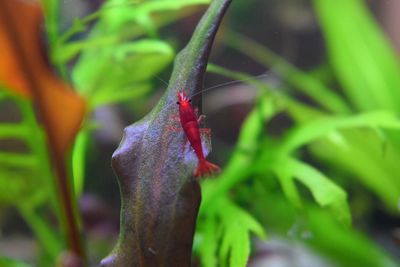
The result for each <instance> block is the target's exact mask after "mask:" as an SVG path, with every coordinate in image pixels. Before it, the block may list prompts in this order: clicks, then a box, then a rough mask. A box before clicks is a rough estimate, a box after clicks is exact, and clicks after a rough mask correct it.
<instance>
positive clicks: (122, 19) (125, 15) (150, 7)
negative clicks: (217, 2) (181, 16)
mask: <svg viewBox="0 0 400 267" xmlns="http://www.w3.org/2000/svg"><path fill="white" fill-rule="evenodd" d="M133 3H134V4H133V5H132V1H131V0H110V1H108V2H107V3H106V4H105V5H104V6H103V8H102V10H103V22H104V24H105V25H104V26H105V27H107V29H108V30H109V31H116V30H118V29H120V28H121V26H123V25H124V24H126V23H129V22H139V23H142V22H143V18H144V17H149V16H150V15H151V14H152V13H154V12H161V11H168V10H171V11H174V10H179V9H181V8H184V7H187V6H192V5H201V4H203V5H204V4H208V3H210V0H185V1H176V0H155V1H146V2H143V3H140V2H138V3H137V4H135V2H133ZM145 26H146V24H145ZM147 26H149V25H148V24H147Z"/></svg>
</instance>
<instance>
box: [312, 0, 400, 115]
mask: <svg viewBox="0 0 400 267" xmlns="http://www.w3.org/2000/svg"><path fill="white" fill-rule="evenodd" d="M314 6H315V10H316V12H317V15H318V18H319V21H320V24H321V27H322V32H323V34H324V36H325V40H326V44H327V48H328V52H329V59H330V62H331V64H332V65H333V68H334V70H335V73H336V74H337V76H338V78H339V81H340V83H341V84H342V85H343V90H344V92H345V94H346V95H347V96H348V98H349V99H350V101H351V102H352V103H353V104H354V105H355V106H356V107H357V108H358V109H359V110H362V111H365V110H374V109H383V108H388V109H390V110H392V111H396V112H399V111H400V105H399V103H400V91H399V88H400V75H399V70H400V68H399V63H398V60H397V55H396V53H395V52H394V50H393V49H392V47H391V46H390V45H389V43H388V40H387V38H386V37H385V36H384V34H383V32H382V30H381V29H380V28H379V26H378V24H377V22H376V21H375V19H374V17H373V15H372V14H371V12H370V11H369V10H368V8H367V6H366V4H365V2H364V1H359V0H338V1H326V0H314Z"/></svg>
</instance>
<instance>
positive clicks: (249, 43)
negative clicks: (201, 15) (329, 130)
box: [225, 32, 350, 114]
mask: <svg viewBox="0 0 400 267" xmlns="http://www.w3.org/2000/svg"><path fill="white" fill-rule="evenodd" d="M225 42H226V45H228V46H230V47H232V48H234V49H237V50H239V51H240V52H242V53H243V54H245V55H248V56H249V57H251V58H253V59H254V60H256V61H258V62H260V63H261V64H264V65H265V66H266V67H271V68H272V69H273V71H275V72H277V73H278V74H279V75H281V76H282V78H283V79H284V80H285V81H286V82H287V83H289V84H290V85H292V86H293V87H294V88H296V89H297V90H299V91H301V92H302V93H304V94H306V95H307V96H309V97H310V98H311V99H313V100H314V101H315V102H316V103H318V104H319V105H320V106H321V107H323V108H325V109H326V110H328V111H331V112H334V113H339V114H348V113H349V112H350V109H349V107H348V105H347V103H346V102H345V101H344V100H343V99H342V98H341V97H340V96H339V95H338V94H336V93H335V92H334V91H333V90H332V89H330V88H328V87H327V86H326V85H325V84H323V83H322V82H320V81H319V80H317V79H315V78H313V77H312V76H311V75H308V74H307V73H305V72H304V71H301V70H299V69H297V68H296V67H295V66H293V65H291V64H290V63H288V62H287V61H285V60H284V59H282V58H280V57H279V56H278V55H276V54H274V53H273V52H272V51H270V50H269V49H268V48H266V47H263V46H262V45H261V44H258V43H257V42H255V41H254V40H251V39H249V38H248V37H246V36H243V35H241V34H238V33H235V32H229V34H228V38H227V39H226V41H225Z"/></svg>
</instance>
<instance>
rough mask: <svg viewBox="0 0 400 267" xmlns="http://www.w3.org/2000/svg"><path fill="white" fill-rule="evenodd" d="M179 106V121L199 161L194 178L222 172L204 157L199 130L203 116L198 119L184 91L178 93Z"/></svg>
mask: <svg viewBox="0 0 400 267" xmlns="http://www.w3.org/2000/svg"><path fill="white" fill-rule="evenodd" d="M177 104H178V105H179V119H180V123H181V126H182V128H183V131H184V132H185V135H186V137H187V139H188V140H189V142H190V145H191V146H192V148H193V150H194V152H195V153H196V156H197V158H198V160H199V161H198V164H197V168H196V169H195V171H194V176H195V177H202V176H210V175H212V174H214V173H216V172H218V171H220V168H219V167H218V166H217V165H215V164H213V163H211V162H209V161H207V160H206V159H205V157H204V153H203V147H202V145H201V138H200V128H199V120H200V119H201V116H200V117H199V118H196V115H195V112H194V110H193V107H192V104H191V100H190V99H189V98H188V97H187V96H186V94H185V92H184V91H181V92H178V102H177Z"/></svg>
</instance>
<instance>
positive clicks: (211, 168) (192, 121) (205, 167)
mask: <svg viewBox="0 0 400 267" xmlns="http://www.w3.org/2000/svg"><path fill="white" fill-rule="evenodd" d="M264 75H265V74H263V75H259V76H257V77H261V76H264ZM156 78H157V79H159V80H161V81H162V82H164V81H163V80H162V79H161V78H159V77H157V76H156ZM253 78H255V77H252V79H253ZM243 81H244V80H241V81H233V82H227V83H224V84H220V85H217V86H213V87H209V88H207V89H204V90H201V91H199V92H197V93H195V94H193V95H191V97H193V96H195V95H197V94H200V93H202V92H205V91H208V90H211V89H215V88H217V87H220V86H223V85H228V84H232V83H237V82H243ZM164 83H165V82H164ZM177 99H178V101H177V102H176V103H177V104H178V105H179V120H180V123H181V126H182V128H183V131H184V133H185V135H186V138H187V139H188V140H189V143H190V145H191V146H192V148H193V150H194V152H195V153H196V156H197V159H198V164H197V168H196V169H195V171H194V176H195V177H203V176H211V175H213V174H215V173H216V172H219V171H220V168H219V167H218V166H217V165H215V164H213V163H211V162H209V161H207V160H206V159H205V157H204V153H203V147H202V144H201V136H200V127H199V122H200V120H201V119H202V118H203V115H201V116H199V117H198V118H197V116H196V113H195V111H194V109H193V107H192V104H191V102H192V100H191V99H190V98H189V97H188V96H187V95H186V93H185V92H184V91H183V90H181V91H179V92H178V93H177Z"/></svg>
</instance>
